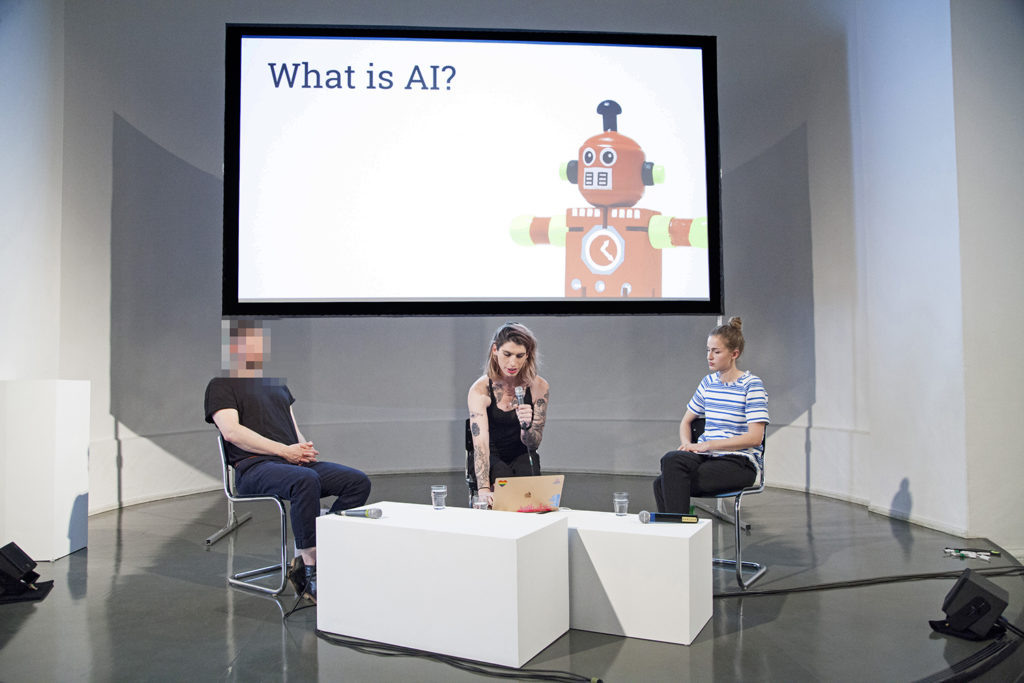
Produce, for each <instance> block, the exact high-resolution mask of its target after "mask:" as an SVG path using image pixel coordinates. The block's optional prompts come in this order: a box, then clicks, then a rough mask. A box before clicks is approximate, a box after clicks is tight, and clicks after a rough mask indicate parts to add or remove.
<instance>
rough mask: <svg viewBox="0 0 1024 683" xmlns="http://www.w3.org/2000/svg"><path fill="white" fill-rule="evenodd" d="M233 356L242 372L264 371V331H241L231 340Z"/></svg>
mask: <svg viewBox="0 0 1024 683" xmlns="http://www.w3.org/2000/svg"><path fill="white" fill-rule="evenodd" d="M231 356H232V357H233V358H234V359H235V367H236V368H238V369H240V370H262V369H263V330H239V336H237V337H232V338H231Z"/></svg>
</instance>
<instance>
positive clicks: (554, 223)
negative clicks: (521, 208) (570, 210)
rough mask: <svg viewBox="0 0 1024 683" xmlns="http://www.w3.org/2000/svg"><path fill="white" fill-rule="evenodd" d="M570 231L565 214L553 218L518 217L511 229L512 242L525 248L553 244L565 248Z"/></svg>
mask: <svg viewBox="0 0 1024 683" xmlns="http://www.w3.org/2000/svg"><path fill="white" fill-rule="evenodd" d="M568 231H569V227H568V226H567V225H566V223H565V214H562V215H560V216H552V217H551V218H542V217H537V216H518V217H516V218H515V219H514V220H513V221H512V226H511V227H510V228H509V233H510V234H511V235H512V241H513V242H515V243H516V244H518V245H520V246H523V247H529V246H532V245H534V244H552V245H554V246H556V247H564V246H565V234H566V233H567V232H568Z"/></svg>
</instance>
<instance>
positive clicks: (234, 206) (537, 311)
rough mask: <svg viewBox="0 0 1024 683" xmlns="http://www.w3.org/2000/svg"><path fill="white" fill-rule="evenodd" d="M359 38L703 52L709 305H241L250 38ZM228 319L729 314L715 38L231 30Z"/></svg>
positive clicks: (571, 301)
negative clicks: (244, 81)
mask: <svg viewBox="0 0 1024 683" xmlns="http://www.w3.org/2000/svg"><path fill="white" fill-rule="evenodd" d="M268 36H282V37H323V36H326V37H358V38H397V39H403V38H405V39H418V40H474V41H495V42H539V43H579V44H603V45H624V46H629V45H633V46H664V47H685V48H698V49H700V50H701V55H702V68H703V89H704V112H703V114H704V116H703V121H704V135H705V168H706V179H705V180H706V187H707V214H708V215H707V220H708V236H707V239H708V299H707V300H703V299H700V300H687V299H666V300H654V299H636V300H630V299H611V298H609V299H602V298H565V299H544V300H538V299H518V300H517V299H486V300H481V299H476V300H474V299H467V300H431V301H414V300H401V299H379V300H373V301H261V302H252V301H239V298H238V253H239V251H238V250H239V177H240V171H241V169H240V159H239V154H240V142H241V141H240V125H239V124H240V115H241V52H242V49H241V48H242V40H243V38H245V37H268ZM225 55H226V59H225V114H224V225H223V270H222V314H223V315H224V316H231V317H244V316H261V317H323V316H458V315H491V314H499V313H500V314H502V315H507V314H515V315H569V316H575V315H666V314H668V315H721V314H722V312H723V310H724V305H723V304H724V291H723V251H722V199H721V192H722V187H721V186H722V183H721V179H722V171H721V152H720V136H719V123H718V81H717V72H718V60H717V42H716V39H715V37H714V36H696V35H679V34H651V33H613V32H591V31H541V30H528V29H476V28H473V29H471V28H439V27H430V28H427V27H399V26H345V25H294V24H226V42H225Z"/></svg>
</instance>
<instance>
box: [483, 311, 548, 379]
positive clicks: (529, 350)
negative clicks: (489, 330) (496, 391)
mask: <svg viewBox="0 0 1024 683" xmlns="http://www.w3.org/2000/svg"><path fill="white" fill-rule="evenodd" d="M508 342H512V343H513V344H519V345H520V346H522V347H523V348H525V349H526V363H525V364H524V365H523V369H522V371H521V372H520V373H519V376H520V377H522V378H523V384H525V385H527V386H529V385H530V384H533V380H534V379H536V378H537V365H538V364H539V362H540V357H539V354H538V353H537V338H536V337H535V336H533V332H531V331H530V328H528V327H527V326H526V325H522V324H520V323H505V324H504V325H502V326H501V327H499V328H498V330H497V331H496V332H495V333H494V337H493V338H492V339H491V345H490V346H489V347H487V360H486V361H485V362H484V372H485V373H486V374H487V377H488V378H489V379H490V380H491V381H492V382H496V381H498V380H500V379H501V378H502V375H501V366H500V365H499V364H498V358H497V356H496V355H495V354H494V353H492V350H493V349H500V348H501V347H502V346H504V345H505V344H507V343H508Z"/></svg>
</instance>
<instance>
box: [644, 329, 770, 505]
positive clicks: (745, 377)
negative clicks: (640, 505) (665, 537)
mask: <svg viewBox="0 0 1024 683" xmlns="http://www.w3.org/2000/svg"><path fill="white" fill-rule="evenodd" d="M742 327H743V323H742V322H741V321H740V319H739V318H738V317H736V318H730V319H729V322H728V323H726V324H725V325H720V326H718V327H716V328H715V329H713V330H711V334H710V335H709V336H708V349H707V350H708V369H709V370H710V371H711V374H710V375H708V376H707V377H705V378H704V379H703V381H701V383H700V386H698V387H697V391H696V392H694V394H693V398H691V399H690V402H689V403H687V404H686V412H685V414H684V415H683V419H682V422H680V424H679V441H680V444H679V449H678V450H675V451H669V452H668V453H666V454H665V455H664V456H662V458H661V476H659V477H658V478H657V479H655V480H654V499H655V501H656V502H657V504H658V512H680V513H683V514H686V513H688V512H689V511H690V496H700V495H707V494H714V493H720V492H723V491H736V490H738V489H741V488H743V487H745V486H750V485H751V484H753V483H754V480H755V479H756V478H757V468H758V462H757V458H758V457H760V456H762V455H763V454H764V447H763V446H762V442H763V440H764V430H765V427H766V426H767V425H768V393H767V392H766V391H765V388H764V384H763V383H762V382H761V378H760V377H758V376H757V375H752V374H750V372H749V371H748V372H744V371H743V370H740V368H739V366H738V365H737V362H738V361H739V358H740V354H741V353H743V345H744V341H743V332H742ZM698 417H703V418H705V425H704V433H703V434H701V435H700V436H699V437H698V438H697V441H696V443H694V442H693V437H692V436H691V433H690V427H691V424H692V423H693V421H694V420H695V419H697V418H698Z"/></svg>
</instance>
